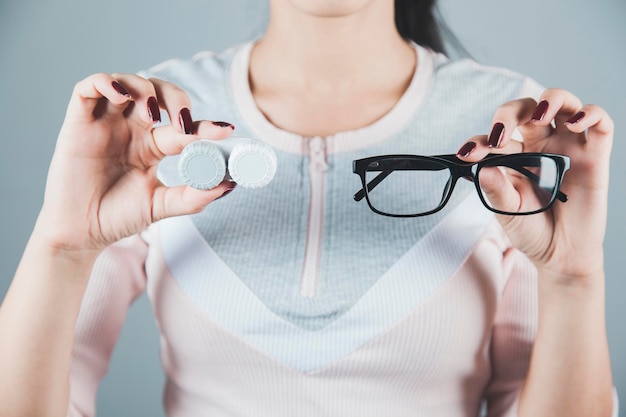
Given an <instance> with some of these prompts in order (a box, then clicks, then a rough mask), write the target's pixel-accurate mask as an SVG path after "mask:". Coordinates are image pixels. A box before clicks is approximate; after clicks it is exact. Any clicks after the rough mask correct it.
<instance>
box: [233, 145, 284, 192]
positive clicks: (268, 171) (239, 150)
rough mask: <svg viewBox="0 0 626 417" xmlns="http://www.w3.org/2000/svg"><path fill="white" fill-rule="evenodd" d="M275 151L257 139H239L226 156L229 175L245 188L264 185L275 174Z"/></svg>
mask: <svg viewBox="0 0 626 417" xmlns="http://www.w3.org/2000/svg"><path fill="white" fill-rule="evenodd" d="M276 165H277V163H276V153H275V152H274V150H273V149H272V148H271V147H270V146H269V145H267V144H265V143H263V142H261V141H258V140H252V139H250V140H243V141H239V143H237V144H236V145H235V146H234V147H233V148H232V151H231V152H230V155H229V157H228V173H229V174H230V177H231V178H232V179H233V181H235V182H236V183H237V185H240V186H242V187H245V188H261V187H264V186H266V185H267V184H269V183H270V181H272V179H273V178H274V174H276Z"/></svg>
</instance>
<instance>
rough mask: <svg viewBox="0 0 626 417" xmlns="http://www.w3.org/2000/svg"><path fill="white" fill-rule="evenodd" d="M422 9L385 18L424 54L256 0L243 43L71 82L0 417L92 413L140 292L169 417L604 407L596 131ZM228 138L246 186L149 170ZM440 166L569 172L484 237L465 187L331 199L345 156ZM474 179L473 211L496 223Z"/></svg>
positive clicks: (300, 6) (582, 411) (386, 7)
mask: <svg viewBox="0 0 626 417" xmlns="http://www.w3.org/2000/svg"><path fill="white" fill-rule="evenodd" d="M407 3H408V2H407ZM421 5H422V8H417V9H416V10H413V12H414V13H415V16H411V17H410V18H409V16H408V15H407V13H408V10H409V9H408V8H409V7H410V4H405V3H404V2H397V6H398V9H397V14H398V15H399V17H400V18H402V17H406V18H407V19H408V21H411V22H419V24H417V25H416V27H417V29H422V28H427V30H425V31H424V33H421V34H419V31H418V35H419V36H420V37H417V36H416V37H415V38H414V40H415V41H416V42H418V43H421V44H422V45H424V46H425V47H423V46H418V45H417V44H415V43H411V42H408V41H406V40H405V39H403V36H401V35H400V34H399V33H398V31H397V29H396V26H395V25H394V3H392V2H391V1H390V0H352V1H344V2H336V1H330V0H329V1H317V2H308V1H305V0H273V1H272V2H270V8H271V18H270V22H269V25H268V29H267V32H266V33H265V35H264V36H263V37H262V38H261V39H260V40H259V41H257V42H255V43H251V44H247V45H242V46H240V47H237V48H234V49H232V50H229V51H226V52H224V53H222V54H218V55H208V54H205V55H201V56H198V57H196V58H194V59H193V60H189V61H183V62H173V63H168V64H165V65H162V66H160V67H155V68H153V69H151V70H149V71H146V72H145V73H142V74H141V76H136V75H129V74H112V75H110V74H96V75H93V76H91V77H88V78H87V79H85V80H83V81H81V82H79V83H78V84H77V85H76V89H75V91H74V94H73V96H72V98H71V100H70V103H69V106H68V112H67V116H66V120H65V123H64V125H63V127H62V129H61V132H60V134H59V139H58V144H57V149H56V151H55V155H54V158H53V162H52V165H51V168H50V173H49V179H48V185H47V189H46V196H45V200H44V205H43V207H42V210H41V213H40V216H39V218H38V221H37V225H36V227H35V230H34V231H33V235H32V238H31V240H30V242H29V244H28V247H27V249H26V251H25V253H24V256H23V259H22V262H21V263H20V266H19V268H18V271H17V273H16V276H15V278H14V281H13V283H12V286H11V288H10V290H9V292H8V294H7V296H6V298H5V300H4V302H3V304H2V309H1V310H0V334H1V335H2V337H1V338H0V339H1V340H2V341H1V342H0V357H1V358H2V361H3V362H2V365H1V367H2V369H3V372H2V377H0V396H1V398H0V403H1V404H3V407H4V409H3V413H4V412H5V410H6V414H7V415H27V414H28V415H32V414H35V415H38V414H43V413H44V412H45V413H46V414H51V415H63V414H66V413H68V414H69V415H92V414H93V397H94V395H95V390H96V386H97V382H98V380H99V379H100V378H101V377H102V375H103V374H104V372H105V371H106V364H107V361H108V358H109V356H110V352H111V349H112V347H113V345H114V343H115V340H116V338H117V335H118V333H119V329H120V327H121V324H122V322H123V318H124V315H125V311H126V309H127V308H128V305H129V304H130V303H131V302H132V300H133V299H134V298H135V297H136V296H137V295H138V294H140V293H141V292H142V291H143V290H146V291H148V294H149V296H150V298H151V300H152V303H153V305H154V310H155V315H156V318H157V320H158V323H159V328H160V331H161V333H162V340H163V342H162V350H163V365H164V368H165V371H166V374H167V376H168V384H167V387H166V392H165V408H166V410H167V412H168V414H169V415H171V416H182V415H211V414H213V415H274V416H276V415H305V416H306V415H346V414H348V415H350V414H354V415H360V416H368V415H371V416H374V415H394V416H404V415H438V416H448V415H450V416H452V415H477V414H478V413H479V409H480V406H481V402H482V400H486V402H487V410H488V413H489V414H490V415H493V416H503V415H517V414H519V415H522V416H541V415H550V416H553V415H567V416H576V415H585V416H592V415H597V416H606V415H610V413H611V410H613V411H614V412H616V410H615V409H614V407H613V403H612V398H611V395H612V394H611V389H612V382H611V374H610V364H609V357H608V349H607V343H606V335H605V332H604V328H605V326H604V315H603V314H604V300H603V292H604V272H603V260H602V239H603V236H604V229H605V217H606V194H607V184H608V159H609V153H610V148H611V142H612V132H613V126H612V122H611V119H610V118H609V116H608V115H606V113H605V112H604V111H603V110H602V109H601V108H599V107H597V106H593V105H583V104H582V103H580V101H579V100H578V99H577V98H576V97H575V96H573V95H572V94H571V93H569V92H566V91H563V90H556V89H549V90H545V91H544V90H543V89H541V88H539V87H538V86H537V85H536V84H535V83H533V82H532V80H529V79H527V78H525V77H522V76H519V75H517V74H513V73H509V72H504V71H500V70H495V69H490V68H483V67H480V66H478V65H476V64H474V63H471V62H469V61H461V62H450V61H448V60H446V59H445V57H444V56H442V55H440V54H436V53H434V52H432V51H431V50H429V49H427V48H426V47H430V48H432V49H434V50H440V48H441V45H440V42H438V39H437V36H436V34H437V31H436V29H435V28H436V26H433V24H434V19H433V17H432V14H431V10H432V4H429V2H422V3H421ZM405 8H406V9H405ZM403 34H404V35H405V36H406V35H407V34H406V33H403ZM421 36H424V37H421ZM161 110H163V111H164V113H163V115H161ZM166 115H167V116H169V119H170V120H171V121H172V123H171V125H170V124H167V123H163V125H156V126H155V125H154V123H158V122H160V121H161V119H162V118H163V119H164V118H165V116H166ZM194 120H195V121H194ZM221 120H226V122H217V121H221ZM235 127H236V132H237V134H238V135H242V136H252V137H257V138H259V139H262V140H264V141H266V142H268V143H269V144H271V145H272V146H273V147H274V148H275V150H276V152H277V156H278V167H279V171H278V173H277V176H276V178H275V179H274V181H273V182H272V183H271V184H270V185H269V186H268V187H266V188H263V189H260V190H256V191H250V190H243V189H241V190H239V189H237V190H234V188H235V187H234V184H232V183H230V182H228V181H224V182H223V183H222V184H220V185H219V186H218V187H216V188H215V189H213V190H210V191H198V190H194V189H191V188H188V187H185V186H178V185H177V181H178V178H177V177H176V175H175V174H172V170H171V169H170V167H171V166H172V161H175V160H172V159H166V160H164V161H163V162H162V163H161V164H160V165H159V162H160V161H161V160H163V158H164V156H166V155H171V156H173V155H176V154H178V153H180V151H181V150H182V148H183V147H184V146H185V145H186V144H188V143H190V142H193V141H195V140H197V139H200V138H210V139H225V138H227V137H229V136H230V135H232V134H233V131H234V130H235ZM516 128H517V129H518V130H519V132H520V133H521V134H522V136H523V137H524V142H523V143H522V142H519V141H517V140H512V138H511V136H512V135H513V132H514V131H515V129H516ZM484 132H487V134H484V135H483V134H481V133H484ZM475 134H478V136H473V137H472V135H475ZM496 149H497V150H496ZM454 152H457V155H458V157H459V158H461V159H463V160H465V161H478V160H481V159H482V158H483V157H484V156H486V155H487V154H488V153H490V152H497V153H518V152H550V153H555V154H564V155H567V156H569V157H570V158H571V168H570V170H569V172H568V173H567V174H566V176H565V178H564V181H563V184H562V191H563V192H564V193H566V194H567V195H568V197H569V201H567V203H562V202H556V203H555V204H554V205H553V206H552V207H551V208H550V209H549V210H548V211H546V212H543V213H540V214H536V215H532V216H505V215H498V216H496V219H493V217H492V215H491V214H489V212H488V211H486V210H483V209H482V205H481V204H480V202H479V201H478V200H477V198H476V195H475V191H474V190H473V189H472V188H471V185H470V184H469V183H467V184H459V185H457V189H456V190H455V193H454V195H453V197H452V199H451V201H450V202H449V203H448V204H447V205H446V207H445V208H444V209H443V210H442V211H441V212H439V213H437V214H433V215H431V216H425V217H416V218H411V219H394V218H387V217H383V216H378V215H376V214H374V213H372V212H371V211H369V210H368V209H367V208H366V207H364V206H363V204H357V203H355V202H354V201H352V196H353V194H354V192H356V191H358V189H359V188H360V187H361V184H360V182H359V181H358V179H357V177H356V176H354V175H353V174H352V173H351V172H350V169H351V164H352V161H353V160H355V159H361V158H365V157H369V156H373V155H383V154H422V155H435V154H446V153H454ZM157 170H159V173H158V175H159V180H157V179H156V178H157ZM498 179H500V180H502V178H501V177H496V178H492V182H491V183H490V182H487V183H484V184H483V186H484V187H486V190H485V191H486V193H487V194H488V195H489V197H490V199H491V200H493V201H499V200H501V201H503V202H506V203H507V204H508V202H513V203H514V204H513V205H514V206H515V203H516V202H518V201H519V200H520V195H519V194H518V191H516V190H515V189H511V187H508V185H509V183H507V182H506V181H504V182H501V183H494V182H493V181H497V180H498ZM164 184H165V185H164ZM383 184H384V183H381V185H380V187H382V186H383ZM426 185H428V184H426ZM463 185H465V187H463ZM233 190H234V191H233ZM405 191H407V192H408V191H409V188H408V187H407V188H406V190H405ZM439 192H440V191H439ZM226 194H228V196H227V197H225V196H226ZM396 196H397V197H398V198H400V195H398V194H397V193H396ZM220 197H225V198H221V199H220V200H219V201H217V202H215V200H216V199H218V198H220ZM393 197H394V195H390V196H389V198H390V199H392V198H393ZM521 197H522V199H523V197H524V195H523V193H522V196H521ZM192 213H196V214H195V215H193V216H183V217H180V215H187V214H192ZM172 216H174V217H172ZM161 219H164V220H163V221H161V222H158V223H154V222H156V221H157V220H161ZM153 223H154V224H153ZM88 284H89V285H88ZM81 302H82V303H83V308H82V309H81V308H80V306H81ZM33 305H37V306H38V308H37V309H36V310H35V309H33V308H32V306H33ZM79 310H80V314H79ZM9 341H10V343H9ZM531 353H532V358H531ZM33 398H37V399H38V400H37V401H35V402H34V403H33V401H32V399H33ZM68 410H69V411H68Z"/></svg>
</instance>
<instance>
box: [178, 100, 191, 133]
mask: <svg viewBox="0 0 626 417" xmlns="http://www.w3.org/2000/svg"><path fill="white" fill-rule="evenodd" d="M178 120H179V121H180V126H181V127H182V128H183V132H184V133H185V135H191V134H192V133H193V121H192V120H191V112H190V111H189V109H188V108H187V107H185V108H183V109H182V110H181V111H180V113H179V114H178Z"/></svg>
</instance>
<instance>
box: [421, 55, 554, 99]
mask: <svg viewBox="0 0 626 417" xmlns="http://www.w3.org/2000/svg"><path fill="white" fill-rule="evenodd" d="M424 53H426V54H428V55H429V57H430V60H431V62H432V65H433V72H434V74H435V76H436V79H437V80H438V81H439V82H440V83H448V84H450V85H451V86H455V87H456V88H458V89H471V90H476V92H480V91H483V92H484V91H489V90H491V89H502V88H505V89H513V90H516V91H517V95H518V97H533V98H535V99H536V98H539V97H540V96H541V93H542V92H543V91H544V90H545V88H544V87H543V86H542V85H541V84H540V83H539V82H537V81H536V80H535V79H533V78H532V77H530V76H528V75H525V74H522V73H520V72H517V71H515V70H512V69H509V68H504V67H500V66H495V65H488V64H483V63H480V62H478V61H477V60H476V59H474V58H472V57H461V58H449V57H447V56H446V55H444V54H442V53H438V52H434V51H432V50H430V49H427V48H425V52H424Z"/></svg>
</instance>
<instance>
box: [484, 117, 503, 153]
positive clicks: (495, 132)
mask: <svg viewBox="0 0 626 417" xmlns="http://www.w3.org/2000/svg"><path fill="white" fill-rule="evenodd" d="M503 136H504V124H502V123H500V122H498V123H494V125H493V127H492V128H491V133H490V134H489V140H488V141H487V144H488V145H489V147H490V148H497V147H498V146H500V143H501V142H502V137H503Z"/></svg>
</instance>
